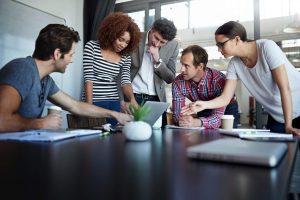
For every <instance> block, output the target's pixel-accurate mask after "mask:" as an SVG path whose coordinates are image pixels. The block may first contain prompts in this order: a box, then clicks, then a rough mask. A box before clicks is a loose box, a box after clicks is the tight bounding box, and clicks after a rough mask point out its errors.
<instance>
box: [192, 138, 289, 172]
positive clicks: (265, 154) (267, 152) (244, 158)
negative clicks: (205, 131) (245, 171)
mask: <svg viewBox="0 0 300 200" xmlns="http://www.w3.org/2000/svg"><path fill="white" fill-rule="evenodd" d="M286 151H287V144H286V143H282V142H256V141H246V140H240V139H238V138H223V139H218V140H213V141H210V142H207V143H203V144H199V145H195V146H191V147H188V148H187V156H188V157H189V158H195V159H202V160H211V161H220V162H229V163H243V164H249V165H261V166H267V167H274V166H276V165H277V164H278V163H279V161H280V160H281V159H282V157H283V155H284V154H285V152H286Z"/></svg>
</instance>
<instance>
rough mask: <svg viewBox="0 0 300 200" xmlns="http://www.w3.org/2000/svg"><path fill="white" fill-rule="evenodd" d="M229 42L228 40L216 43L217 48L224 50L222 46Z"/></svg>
mask: <svg viewBox="0 0 300 200" xmlns="http://www.w3.org/2000/svg"><path fill="white" fill-rule="evenodd" d="M229 40H231V39H228V40H226V41H225V42H217V44H216V45H217V47H219V48H220V49H223V48H224V45H225V44H226V42H228V41H229Z"/></svg>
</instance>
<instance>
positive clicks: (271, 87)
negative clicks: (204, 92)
mask: <svg viewBox="0 0 300 200" xmlns="http://www.w3.org/2000/svg"><path fill="white" fill-rule="evenodd" d="M215 40H216V42H217V44H216V45H217V46H218V50H219V51H220V52H221V53H222V55H223V56H224V57H225V58H228V57H231V56H234V57H233V58H232V59H231V60H230V62H229V65H228V69H227V80H226V85H225V88H224V90H223V93H222V94H221V96H219V97H217V98H215V99H213V100H211V101H197V102H194V103H192V104H190V105H188V106H186V107H185V109H184V110H183V114H191V113H195V112H199V111H200V110H204V109H214V108H218V107H222V106H225V105H227V104H228V103H229V102H230V100H231V98H232V96H233V95H234V91H235V88H236V86H237V81H238V80H241V81H242V82H243V84H244V85H245V86H246V88H247V89H248V90H249V92H250V93H251V94H252V95H253V96H254V98H255V99H256V100H257V101H258V102H259V103H260V104H262V105H263V107H264V109H265V110H266V112H267V113H268V114H269V115H268V123H267V128H268V129H270V130H271V131H272V132H286V133H293V134H295V135H300V129H299V128H300V84H299V81H300V72H298V71H297V70H296V69H295V67H294V66H293V65H292V64H291V63H290V62H289V60H288V59H287V58H286V56H285V54H284V53H283V52H282V50H281V49H280V47H278V46H277V44H276V43H275V42H273V41H271V40H265V39H261V40H256V41H253V40H248V39H247V33H246V30H245V28H244V27H243V26H242V25H241V24H239V23H237V22H234V21H229V22H227V23H225V24H223V25H222V26H220V27H219V28H218V29H217V30H216V32H215Z"/></svg>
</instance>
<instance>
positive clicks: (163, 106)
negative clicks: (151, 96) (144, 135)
mask: <svg viewBox="0 0 300 200" xmlns="http://www.w3.org/2000/svg"><path fill="white" fill-rule="evenodd" d="M144 105H145V106H148V107H149V108H150V109H151V110H150V113H149V114H148V115H147V116H146V117H145V118H144V119H142V120H143V121H144V122H147V123H148V124H150V125H151V126H153V124H154V123H155V122H156V121H157V120H158V118H159V117H160V116H161V115H162V114H163V113H164V112H165V111H166V110H167V109H168V107H169V105H170V104H169V103H166V102H159V101H146V103H145V104H144Z"/></svg>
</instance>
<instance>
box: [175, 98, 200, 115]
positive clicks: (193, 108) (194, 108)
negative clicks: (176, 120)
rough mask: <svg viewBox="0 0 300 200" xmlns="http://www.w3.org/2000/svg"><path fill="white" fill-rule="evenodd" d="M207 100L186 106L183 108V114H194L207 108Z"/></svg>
mask: <svg viewBox="0 0 300 200" xmlns="http://www.w3.org/2000/svg"><path fill="white" fill-rule="evenodd" d="M205 106H206V105H205V101H195V102H192V103H190V104H188V105H186V106H184V107H183V108H182V110H181V114H182V115H192V114H197V113H198V112H200V111H202V110H205V109H206V108H205Z"/></svg>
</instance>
